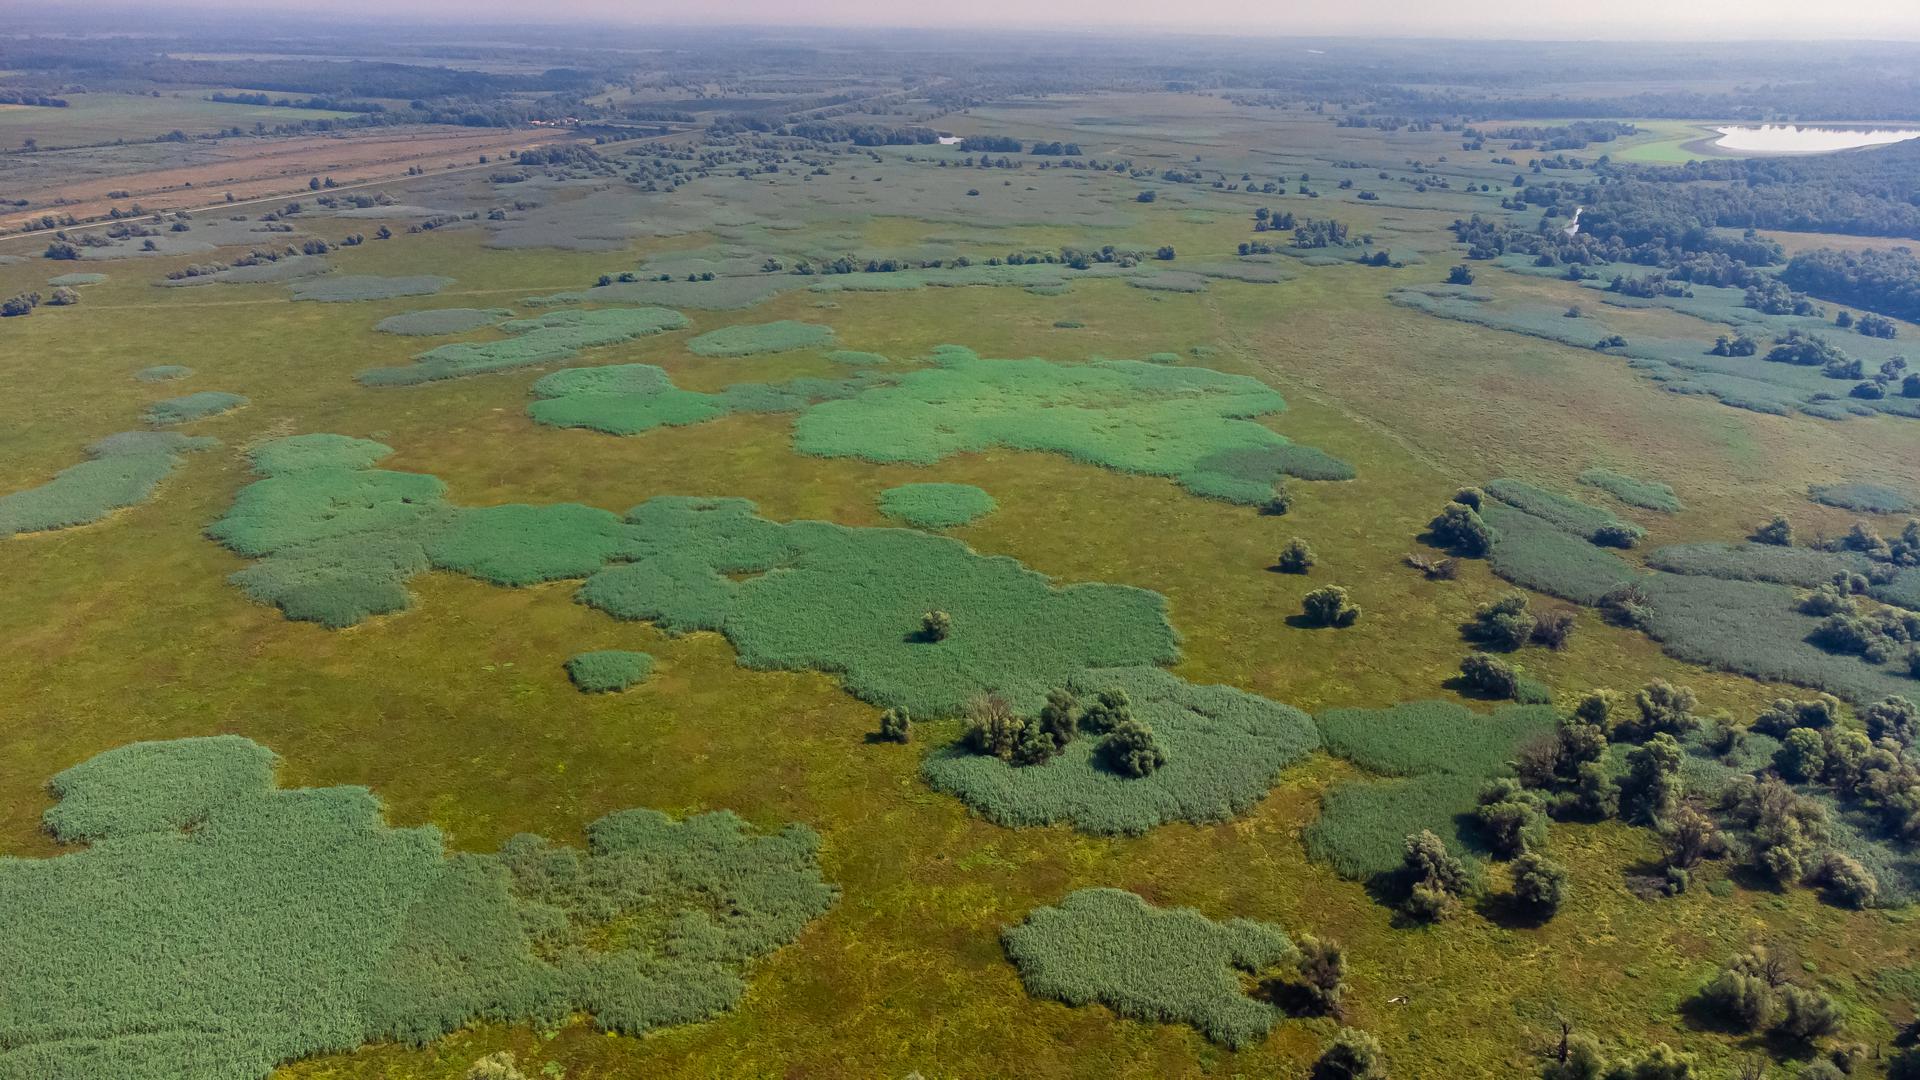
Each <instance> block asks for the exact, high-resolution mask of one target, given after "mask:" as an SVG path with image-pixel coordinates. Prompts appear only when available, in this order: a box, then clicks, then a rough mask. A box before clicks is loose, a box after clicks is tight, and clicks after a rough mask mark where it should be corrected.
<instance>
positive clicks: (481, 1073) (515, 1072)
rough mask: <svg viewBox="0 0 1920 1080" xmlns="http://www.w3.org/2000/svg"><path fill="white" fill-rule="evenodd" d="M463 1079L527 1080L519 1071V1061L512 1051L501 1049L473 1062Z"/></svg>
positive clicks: (525, 1075) (524, 1074)
mask: <svg viewBox="0 0 1920 1080" xmlns="http://www.w3.org/2000/svg"><path fill="white" fill-rule="evenodd" d="M465 1080H527V1074H526V1073H523V1072H521V1071H520V1062H519V1061H518V1060H517V1059H515V1058H514V1056H513V1054H512V1053H510V1052H508V1051H506V1050H502V1051H500V1052H499V1053H497V1054H488V1055H487V1056H486V1057H483V1058H481V1059H480V1060H478V1061H476V1062H474V1063H473V1065H472V1066H471V1067H469V1068H468V1069H467V1075H466V1078H465Z"/></svg>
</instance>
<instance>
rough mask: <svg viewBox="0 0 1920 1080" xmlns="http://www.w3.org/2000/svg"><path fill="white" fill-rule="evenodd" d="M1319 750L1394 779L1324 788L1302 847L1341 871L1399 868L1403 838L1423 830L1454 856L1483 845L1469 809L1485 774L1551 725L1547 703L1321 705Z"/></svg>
mask: <svg viewBox="0 0 1920 1080" xmlns="http://www.w3.org/2000/svg"><path fill="white" fill-rule="evenodd" d="M1314 722H1315V723H1316V724H1317V725H1319V728H1320V734H1321V738H1323V739H1324V740H1326V746H1327V750H1328V752H1330V753H1332V754H1334V755H1336V756H1338V757H1343V758H1346V759H1348V760H1349V761H1352V762H1353V763H1354V764H1356V765H1358V766H1360V767H1361V768H1363V769H1366V770H1367V771H1369V772H1373V773H1378V774H1380V775H1382V776H1388V777H1401V778H1403V779H1389V780H1364V781H1350V782H1347V783H1343V784H1340V785H1338V786H1336V787H1334V788H1333V789H1332V790H1331V791H1329V792H1328V793H1327V795H1326V797H1325V798H1324V799H1323V800H1322V802H1321V807H1320V819H1319V820H1318V821H1316V822H1314V823H1313V824H1312V825H1311V826H1309V827H1308V829H1307V832H1306V844H1307V850H1308V852H1309V853H1311V854H1312V855H1313V856H1314V857H1315V858H1317V859H1320V860H1323V861H1324V862H1326V863H1327V864H1328V865H1330V866H1332V867H1333V868H1334V869H1335V870H1337V871H1339V873H1340V874H1341V875H1343V876H1345V877H1350V878H1357V879H1367V878H1373V877H1377V876H1379V875H1384V874H1389V873H1392V872H1394V871H1395V870H1397V869H1399V867H1400V865H1401V862H1402V857H1403V855H1404V847H1405V841H1406V837H1407V836H1409V835H1410V834H1413V833H1416V832H1419V831H1420V830H1422V829H1429V830H1432V831H1433V832H1434V833H1435V835H1437V836H1439V837H1440V838H1441V839H1442V840H1443V841H1444V842H1445V843H1446V844H1447V846H1448V847H1449V848H1450V849H1452V850H1453V851H1455V852H1456V853H1459V854H1466V853H1470V852H1474V851H1479V850H1484V847H1483V844H1482V841H1481V840H1480V839H1479V837H1478V834H1477V831H1476V827H1475V823H1474V821H1473V811H1474V807H1475V805H1476V799H1477V796H1478V794H1479V792H1480V790H1481V788H1482V787H1483V786H1484V785H1485V783H1486V782H1487V780H1489V779H1491V778H1493V777H1496V776H1500V775H1503V774H1505V773H1507V772H1509V771H1510V766H1509V762H1511V761H1512V760H1513V757H1514V754H1515V751H1516V750H1517V749H1518V748H1519V747H1520V746H1521V745H1522V744H1523V743H1525V742H1527V741H1528V740H1529V739H1532V738H1534V737H1536V736H1538V735H1541V734H1544V733H1546V732H1549V731H1552V730H1553V728H1554V725H1555V723H1556V722H1557V718H1556V715H1555V713H1554V710H1553V709H1552V708H1551V707H1549V706H1541V705H1508V706H1505V707H1503V708H1500V709H1497V710H1495V711H1494V712H1493V713H1491V714H1482V713H1476V712H1473V711H1472V710H1469V709H1467V708H1465V707H1463V706H1461V705H1458V704H1455V703H1454V702H1450V701H1438V700H1436V701H1418V702H1410V703H1407V704H1402V705H1395V706H1393V707H1391V708H1387V709H1330V710H1328V711H1326V712H1323V713H1320V714H1319V715H1317V716H1315V717H1314Z"/></svg>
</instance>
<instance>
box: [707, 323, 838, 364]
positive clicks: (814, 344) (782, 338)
mask: <svg viewBox="0 0 1920 1080" xmlns="http://www.w3.org/2000/svg"><path fill="white" fill-rule="evenodd" d="M832 342H833V328H832V327H830V326H820V325H818V324H816V323H803V322H794V321H793V320H791V319H781V320H780V321H779V322H770V323H756V324H752V325H743V326H724V327H721V328H720V329H718V330H709V331H707V332H706V333H704V334H701V335H700V336H699V337H696V338H694V339H692V340H691V341H688V342H687V348H688V350H690V351H691V352H692V353H693V354H694V355H696V356H728V357H732V356H754V355H756V354H759V353H770V352H792V351H793V350H795V349H817V348H820V347H822V346H825V345H829V344H832Z"/></svg>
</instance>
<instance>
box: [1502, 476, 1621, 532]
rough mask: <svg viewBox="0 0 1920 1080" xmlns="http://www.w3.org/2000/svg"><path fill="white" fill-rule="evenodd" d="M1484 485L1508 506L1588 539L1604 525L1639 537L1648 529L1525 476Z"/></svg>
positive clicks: (1604, 527)
mask: <svg viewBox="0 0 1920 1080" xmlns="http://www.w3.org/2000/svg"><path fill="white" fill-rule="evenodd" d="M1484 487H1485V488H1486V490H1487V494H1489V495H1491V496H1493V497H1494V498H1496V499H1499V500H1500V501H1501V502H1503V503H1506V504H1507V505H1508V506H1511V507H1513V508H1515V509H1517V510H1523V511H1525V512H1527V513H1529V514H1532V515H1533V516H1534V517H1537V518H1539V519H1540V520H1542V521H1544V522H1546V523H1547V524H1549V525H1552V526H1553V527H1554V528H1556V529H1560V530H1562V531H1564V532H1568V533H1572V534H1573V535H1575V536H1578V537H1580V538H1582V539H1585V540H1593V539H1594V537H1595V536H1596V535H1598V534H1599V533H1600V532H1601V530H1603V529H1623V530H1625V531H1626V532H1628V533H1631V534H1632V535H1633V536H1634V537H1636V538H1637V537H1639V536H1642V535H1644V534H1645V532H1646V530H1644V529H1642V528H1640V526H1638V525H1635V524H1632V523H1631V522H1625V521H1621V520H1620V519H1619V518H1616V517H1614V516H1613V515H1612V514H1609V513H1607V512H1606V511H1605V510H1602V509H1600V508H1599V507H1597V506H1589V505H1588V504H1586V503H1583V502H1581V501H1580V500H1578V499H1573V498H1569V497H1567V496H1565V495H1561V494H1559V493H1558V492H1553V491H1548V490H1547V489H1545V488H1542V487H1538V486H1536V485H1533V484H1529V483H1527V482H1526V481H1524V480H1510V479H1506V478H1502V479H1498V480H1489V481H1487V482H1486V484H1485V485H1484ZM1614 546H1620V545H1614Z"/></svg>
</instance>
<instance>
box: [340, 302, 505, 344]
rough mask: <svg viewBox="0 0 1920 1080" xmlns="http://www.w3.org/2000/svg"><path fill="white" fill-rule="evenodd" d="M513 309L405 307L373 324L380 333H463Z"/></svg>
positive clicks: (410, 335)
mask: <svg viewBox="0 0 1920 1080" xmlns="http://www.w3.org/2000/svg"><path fill="white" fill-rule="evenodd" d="M512 315H513V312H511V311H508V310H507V309H506V308H485V309H482V308H432V309H429V310H427V311H408V312H404V313H402V314H399V315H389V316H387V317H386V318H384V319H381V320H380V321H379V322H377V323H374V324H373V328H374V329H375V330H378V331H380V332H381V333H383V334H401V335H405V336H407V337H439V336H441V335H443V334H464V333H466V332H467V331H469V330H478V329H480V328H481V327H483V326H491V325H492V324H493V323H495V322H498V321H499V320H501V319H505V318H510V317H511V316H512Z"/></svg>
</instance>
